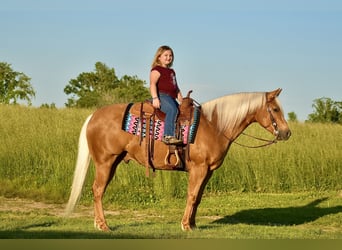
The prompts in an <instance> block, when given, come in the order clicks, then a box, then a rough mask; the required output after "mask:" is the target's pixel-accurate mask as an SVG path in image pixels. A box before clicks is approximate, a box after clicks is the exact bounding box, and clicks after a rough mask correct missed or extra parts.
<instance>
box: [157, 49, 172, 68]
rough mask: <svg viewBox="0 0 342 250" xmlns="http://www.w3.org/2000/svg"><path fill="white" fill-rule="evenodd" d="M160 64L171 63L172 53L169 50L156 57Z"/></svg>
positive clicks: (164, 65) (167, 64)
mask: <svg viewBox="0 0 342 250" xmlns="http://www.w3.org/2000/svg"><path fill="white" fill-rule="evenodd" d="M158 60H159V62H160V64H161V66H163V67H167V66H169V65H170V64H171V63H172V60H173V55H172V52H171V51H170V50H165V51H164V52H163V53H162V54H161V55H160V56H159V58H158Z"/></svg>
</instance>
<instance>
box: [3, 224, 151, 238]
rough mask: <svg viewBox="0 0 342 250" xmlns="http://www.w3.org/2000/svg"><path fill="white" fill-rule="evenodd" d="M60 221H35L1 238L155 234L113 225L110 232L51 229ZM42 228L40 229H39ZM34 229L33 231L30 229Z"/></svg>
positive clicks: (6, 232)
mask: <svg viewBox="0 0 342 250" xmlns="http://www.w3.org/2000/svg"><path fill="white" fill-rule="evenodd" d="M58 224H59V223H58V222H46V223H33V224H29V225H25V226H22V227H20V228H16V229H12V230H4V231H0V239H145V238H146V239H152V238H154V237H153V236H149V235H146V236H144V235H139V234H136V235H135V234H129V233H122V232H116V231H117V230H118V229H119V228H120V226H116V227H111V228H110V229H111V231H110V232H101V231H98V230H95V229H94V232H82V231H79V232H78V231H68V230H65V231H64V230H49V227H51V226H56V225H57V226H58ZM37 228H40V229H37ZM30 230H32V231H30Z"/></svg>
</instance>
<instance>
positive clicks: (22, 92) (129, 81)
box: [0, 62, 342, 124]
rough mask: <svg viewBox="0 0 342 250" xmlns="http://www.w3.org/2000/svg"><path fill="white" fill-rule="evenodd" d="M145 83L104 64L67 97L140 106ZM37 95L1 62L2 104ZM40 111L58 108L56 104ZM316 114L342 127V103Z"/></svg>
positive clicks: (327, 103)
mask: <svg viewBox="0 0 342 250" xmlns="http://www.w3.org/2000/svg"><path fill="white" fill-rule="evenodd" d="M145 85H146V82H145V81H143V80H141V79H139V78H138V77H137V76H128V75H124V76H123V77H121V78H119V77H118V76H117V75H116V73H115V69H114V68H110V67H108V66H107V65H106V64H104V63H102V62H96V63H95V69H94V71H92V72H82V73H80V74H79V75H78V76H77V77H76V78H74V79H71V80H70V81H69V83H68V84H67V85H66V86H65V88H64V93H65V94H66V95H67V96H68V99H67V102H66V103H65V106H66V107H68V108H99V107H101V106H104V105H108V104H112V103H125V102H140V101H143V100H146V99H148V98H149V97H150V93H149V90H148V88H147V87H146V86H145ZM35 95H36V92H35V90H34V89H33V87H32V85H31V78H30V77H28V76H27V75H26V74H24V73H22V72H17V71H15V70H13V69H12V66H11V64H8V63H6V62H0V104H18V102H26V104H27V105H32V99H33V98H35ZM41 107H48V108H55V104H54V103H52V104H50V105H49V104H42V105H41ZM312 108H313V113H311V114H309V115H308V119H307V122H319V123H337V124H342V102H341V101H334V100H332V99H331V98H328V97H322V98H317V99H315V100H314V101H313V104H312ZM288 119H289V120H290V121H297V115H296V113H295V112H290V113H288Z"/></svg>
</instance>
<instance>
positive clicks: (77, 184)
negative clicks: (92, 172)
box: [65, 115, 92, 216]
mask: <svg viewBox="0 0 342 250" xmlns="http://www.w3.org/2000/svg"><path fill="white" fill-rule="evenodd" d="M91 117H92V115H90V116H88V118H87V119H86V121H85V122H84V124H83V126H82V129H81V133H80V137H79V142H78V156H77V162H76V167H75V172H74V179H73V182H72V186H71V193H70V197H69V201H68V204H67V206H66V209H65V215H66V216H69V215H70V214H71V213H72V212H73V210H74V208H75V206H76V204H77V202H78V201H79V199H80V198H81V193H82V189H83V186H84V181H85V178H86V176H87V172H88V168H89V164H90V154H89V148H88V141H87V137H86V131H87V126H88V123H89V120H90V118H91Z"/></svg>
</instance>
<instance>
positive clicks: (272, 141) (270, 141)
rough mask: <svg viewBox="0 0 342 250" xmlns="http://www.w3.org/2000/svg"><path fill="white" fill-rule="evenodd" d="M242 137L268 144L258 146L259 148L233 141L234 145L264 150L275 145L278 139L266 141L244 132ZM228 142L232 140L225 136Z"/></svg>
mask: <svg viewBox="0 0 342 250" xmlns="http://www.w3.org/2000/svg"><path fill="white" fill-rule="evenodd" d="M241 134H242V135H244V136H248V137H250V138H253V139H256V140H259V141H263V142H267V143H266V144H262V145H258V146H249V145H244V144H241V143H238V142H236V141H233V143H235V144H237V145H239V146H241V147H245V148H262V147H267V146H271V145H272V144H275V143H277V138H274V139H273V140H266V139H262V138H259V137H256V136H253V135H249V134H246V133H244V132H242V133H241ZM224 136H225V137H226V138H227V139H228V140H231V139H229V138H228V137H227V136H226V135H224Z"/></svg>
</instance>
